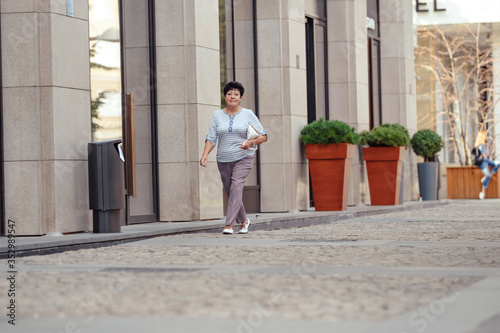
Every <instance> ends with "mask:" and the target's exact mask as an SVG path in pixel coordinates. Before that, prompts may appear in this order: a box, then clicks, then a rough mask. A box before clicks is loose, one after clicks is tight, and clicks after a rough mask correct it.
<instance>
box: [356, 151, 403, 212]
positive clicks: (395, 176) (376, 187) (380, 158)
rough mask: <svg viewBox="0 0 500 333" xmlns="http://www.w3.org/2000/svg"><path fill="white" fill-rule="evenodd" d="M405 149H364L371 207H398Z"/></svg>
mask: <svg viewBox="0 0 500 333" xmlns="http://www.w3.org/2000/svg"><path fill="white" fill-rule="evenodd" d="M404 154H405V147H403V146H400V147H365V148H363V159H364V160H365V162H366V171H367V173H368V185H369V187H370V200H371V204H372V206H384V205H398V204H399V193H400V190H401V186H400V185H401V169H402V165H403V158H404Z"/></svg>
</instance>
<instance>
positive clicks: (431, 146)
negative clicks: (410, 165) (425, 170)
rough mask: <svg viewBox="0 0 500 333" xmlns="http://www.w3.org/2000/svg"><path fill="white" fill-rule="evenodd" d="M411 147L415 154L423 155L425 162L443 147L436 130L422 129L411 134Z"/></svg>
mask: <svg viewBox="0 0 500 333" xmlns="http://www.w3.org/2000/svg"><path fill="white" fill-rule="evenodd" d="M411 147H412V148H413V151H414V152H415V154H417V155H418V156H421V157H423V158H424V160H425V162H429V159H430V158H431V157H433V156H435V155H436V154H437V153H439V151H440V150H441V148H443V139H442V138H441V137H440V136H439V135H438V134H437V133H436V132H433V131H431V130H429V129H424V130H420V131H418V132H416V133H415V134H414V135H413V137H412V138H411Z"/></svg>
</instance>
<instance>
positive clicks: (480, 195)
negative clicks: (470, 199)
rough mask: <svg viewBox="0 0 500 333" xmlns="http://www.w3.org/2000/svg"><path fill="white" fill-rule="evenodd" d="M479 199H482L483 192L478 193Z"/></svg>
mask: <svg viewBox="0 0 500 333" xmlns="http://www.w3.org/2000/svg"><path fill="white" fill-rule="evenodd" d="M479 199H481V200H483V199H484V192H479Z"/></svg>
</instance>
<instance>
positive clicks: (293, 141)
mask: <svg viewBox="0 0 500 333" xmlns="http://www.w3.org/2000/svg"><path fill="white" fill-rule="evenodd" d="M257 41H258V46H257V54H258V77H259V91H258V94H259V117H260V120H261V122H262V124H263V126H264V128H265V129H266V131H267V132H268V134H269V136H268V142H266V143H265V144H263V145H262V146H261V147H262V148H260V153H261V155H260V156H261V183H260V184H261V209H262V211H263V212H279V211H290V210H299V209H306V208H307V207H308V200H309V187H308V172H307V162H306V160H305V155H304V150H303V145H302V144H301V143H300V141H299V136H300V131H301V129H302V128H303V127H304V126H305V125H306V124H307V95H306V92H307V84H306V52H305V18H304V4H303V2H302V1H293V2H292V1H285V0H274V1H268V0H258V1H257Z"/></svg>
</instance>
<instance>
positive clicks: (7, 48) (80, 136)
mask: <svg viewBox="0 0 500 333" xmlns="http://www.w3.org/2000/svg"><path fill="white" fill-rule="evenodd" d="M0 10H1V13H2V47H1V49H2V70H3V89H4V90H3V96H4V100H3V122H4V147H3V148H4V153H5V155H4V157H5V163H4V172H5V218H6V219H11V220H14V221H15V222H16V234H17V235H40V234H45V233H48V232H54V231H57V232H73V231H83V230H89V229H90V227H91V224H90V210H89V207H88V185H87V184H88V183H87V143H88V142H90V138H91V125H90V120H91V119H90V81H89V36H88V33H89V32H88V31H89V27H88V12H89V11H88V2H87V1H75V2H74V17H69V16H67V15H66V0H52V1H49V0H44V1H35V2H33V1H18V0H2V2H1V7H0Z"/></svg>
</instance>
